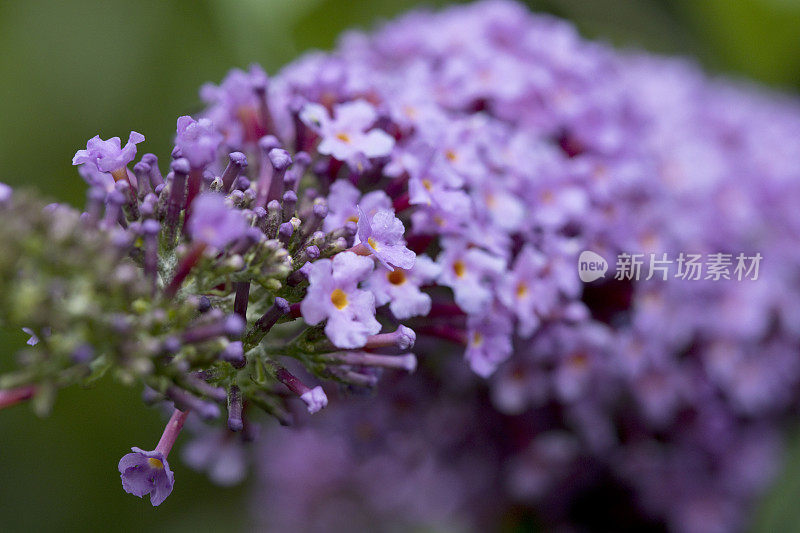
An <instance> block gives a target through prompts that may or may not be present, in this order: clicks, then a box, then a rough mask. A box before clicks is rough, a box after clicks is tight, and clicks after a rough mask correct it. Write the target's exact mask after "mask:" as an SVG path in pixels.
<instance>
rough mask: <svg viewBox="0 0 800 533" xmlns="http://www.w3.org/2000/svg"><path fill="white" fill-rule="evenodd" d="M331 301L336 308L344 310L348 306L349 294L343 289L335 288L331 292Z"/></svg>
mask: <svg viewBox="0 0 800 533" xmlns="http://www.w3.org/2000/svg"><path fill="white" fill-rule="evenodd" d="M331 303H332V304H333V305H335V306H336V309H339V310H342V309H344V308H345V307H347V295H346V294H345V293H344V291H343V290H342V289H334V290H333V292H332V293H331Z"/></svg>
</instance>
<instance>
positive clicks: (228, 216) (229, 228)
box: [189, 192, 250, 249]
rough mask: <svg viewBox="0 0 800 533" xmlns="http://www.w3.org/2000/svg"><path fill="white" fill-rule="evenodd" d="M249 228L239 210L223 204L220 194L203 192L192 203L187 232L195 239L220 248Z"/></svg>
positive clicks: (245, 232) (246, 231)
mask: <svg viewBox="0 0 800 533" xmlns="http://www.w3.org/2000/svg"><path fill="white" fill-rule="evenodd" d="M249 228H250V226H249V225H248V224H247V221H246V220H245V218H244V217H243V216H242V213H241V211H238V210H234V209H231V208H230V207H228V206H227V205H225V199H224V197H223V196H222V195H221V194H217V193H210V192H209V193H203V194H201V195H200V196H198V197H197V199H196V200H195V201H194V203H193V204H192V216H191V218H189V234H190V235H191V236H192V239H194V240H196V241H199V242H203V243H205V244H207V245H208V246H213V247H214V248H218V249H222V248H225V247H226V246H227V245H228V244H230V243H232V242H233V241H235V240H237V239H239V238H242V237H244V236H245V235H246V234H247V233H248V229H249Z"/></svg>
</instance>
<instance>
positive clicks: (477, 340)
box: [472, 331, 483, 346]
mask: <svg viewBox="0 0 800 533" xmlns="http://www.w3.org/2000/svg"><path fill="white" fill-rule="evenodd" d="M482 343H483V335H481V334H480V332H478V331H476V332H475V333H473V334H472V345H473V346H480V345H481V344H482Z"/></svg>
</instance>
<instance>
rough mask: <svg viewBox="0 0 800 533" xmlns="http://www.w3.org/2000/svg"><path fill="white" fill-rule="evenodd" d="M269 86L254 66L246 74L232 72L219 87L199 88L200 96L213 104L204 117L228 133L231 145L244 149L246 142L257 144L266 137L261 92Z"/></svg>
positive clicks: (266, 79)
mask: <svg viewBox="0 0 800 533" xmlns="http://www.w3.org/2000/svg"><path fill="white" fill-rule="evenodd" d="M268 83H269V78H268V77H267V75H266V73H265V72H264V70H263V69H262V68H261V67H259V66H258V65H252V66H251V67H250V68H249V70H248V71H247V72H245V71H243V70H240V69H234V70H232V71H231V72H230V73H229V74H228V75H227V76H226V77H225V79H224V80H223V81H222V83H221V84H220V85H219V86H217V85H214V84H211V83H209V84H206V85H204V86H203V87H202V88H201V89H200V97H201V98H202V99H203V100H205V101H206V102H208V103H209V104H211V106H210V108H209V109H208V110H207V111H206V113H205V115H206V116H207V117H208V118H209V119H211V121H212V122H213V123H214V125H215V126H217V128H219V130H220V131H221V132H224V133H225V137H226V139H225V140H226V142H227V143H228V144H229V145H231V146H234V147H241V146H242V145H243V143H244V142H245V141H248V142H252V143H255V142H256V141H258V139H259V138H261V137H262V136H263V135H264V133H265V130H264V126H265V125H264V124H260V118H259V113H258V110H259V104H260V102H259V98H258V90H259V89H261V88H266V87H267V85H268Z"/></svg>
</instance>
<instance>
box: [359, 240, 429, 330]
mask: <svg viewBox="0 0 800 533" xmlns="http://www.w3.org/2000/svg"><path fill="white" fill-rule="evenodd" d="M440 270H441V269H440V268H439V265H437V264H436V263H434V262H433V261H432V260H431V258H430V257H428V256H426V255H419V256H417V258H416V261H415V263H414V267H413V268H411V269H410V270H404V269H402V268H396V269H394V270H390V271H388V272H387V271H386V270H383V269H375V271H374V272H373V273H372V274H371V275H370V277H369V278H367V281H366V283H365V286H366V287H367V288H369V290H371V291H372V293H373V294H374V295H375V303H376V304H378V305H384V304H387V303H388V304H389V309H390V310H391V311H392V314H393V315H394V316H395V318H397V319H400V320H403V319H406V318H410V317H412V316H425V315H427V314H428V313H429V312H430V310H431V297H430V296H429V295H428V294H427V293H424V292H422V291H421V290H420V285H423V284H426V283H431V282H433V280H435V279H436V277H437V276H438V275H439V272H440Z"/></svg>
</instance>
